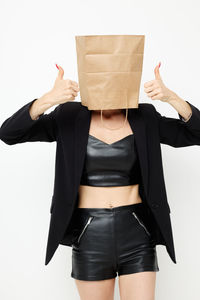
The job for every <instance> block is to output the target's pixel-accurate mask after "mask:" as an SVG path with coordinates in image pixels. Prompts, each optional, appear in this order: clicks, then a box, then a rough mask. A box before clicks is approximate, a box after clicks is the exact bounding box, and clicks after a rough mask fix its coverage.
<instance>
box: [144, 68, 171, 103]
mask: <svg viewBox="0 0 200 300" xmlns="http://www.w3.org/2000/svg"><path fill="white" fill-rule="evenodd" d="M160 65H161V63H159V64H158V65H157V66H156V67H155V69H154V75H155V79H154V80H151V81H148V82H145V84H144V91H145V93H146V94H147V97H150V98H151V99H152V100H161V101H163V102H168V101H169V100H170V99H171V98H172V97H173V94H174V92H173V91H171V90H170V89H168V88H167V87H166V86H165V85H164V83H163V81H162V78H161V75H160V71H159V68H160Z"/></svg>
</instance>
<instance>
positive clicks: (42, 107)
mask: <svg viewBox="0 0 200 300" xmlns="http://www.w3.org/2000/svg"><path fill="white" fill-rule="evenodd" d="M57 68H58V69H59V72H58V76H57V78H56V80H55V83H54V87H53V88H52V89H51V90H50V91H49V92H47V93H45V94H44V95H42V96H41V97H40V98H38V99H37V100H35V101H34V102H33V103H32V105H31V107H30V109H29V113H30V116H31V118H32V120H37V119H38V117H39V115H41V114H43V113H44V112H45V111H46V110H47V109H49V108H51V107H52V106H54V105H57V104H62V103H65V102H67V101H69V100H74V99H75V97H76V96H77V94H78V92H79V87H78V83H77V82H75V81H73V80H70V79H66V80H64V79H63V75H64V70H63V69H62V68H61V67H60V66H59V67H57Z"/></svg>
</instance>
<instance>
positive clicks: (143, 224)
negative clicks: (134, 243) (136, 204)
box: [132, 212, 151, 236]
mask: <svg viewBox="0 0 200 300" xmlns="http://www.w3.org/2000/svg"><path fill="white" fill-rule="evenodd" d="M132 214H133V215H134V217H135V218H136V220H137V221H138V222H139V224H140V225H141V226H142V227H143V228H144V230H145V231H146V233H147V234H148V235H149V236H150V235H151V234H150V232H149V231H148V230H147V228H146V226H145V225H144V224H143V223H142V222H141V221H140V220H139V218H138V216H137V215H136V213H135V212H132Z"/></svg>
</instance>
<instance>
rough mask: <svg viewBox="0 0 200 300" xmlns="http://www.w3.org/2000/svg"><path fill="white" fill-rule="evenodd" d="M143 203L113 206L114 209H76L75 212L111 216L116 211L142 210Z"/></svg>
mask: <svg viewBox="0 0 200 300" xmlns="http://www.w3.org/2000/svg"><path fill="white" fill-rule="evenodd" d="M143 207H144V203H143V202H138V203H133V204H129V205H120V206H114V207H111V208H110V207H101V208H99V207H77V208H76V211H77V212H80V213H84V212H86V213H105V214H112V213H113V212H118V211H125V210H130V209H139V208H143Z"/></svg>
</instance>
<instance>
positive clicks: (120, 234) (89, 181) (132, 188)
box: [0, 65, 199, 300]
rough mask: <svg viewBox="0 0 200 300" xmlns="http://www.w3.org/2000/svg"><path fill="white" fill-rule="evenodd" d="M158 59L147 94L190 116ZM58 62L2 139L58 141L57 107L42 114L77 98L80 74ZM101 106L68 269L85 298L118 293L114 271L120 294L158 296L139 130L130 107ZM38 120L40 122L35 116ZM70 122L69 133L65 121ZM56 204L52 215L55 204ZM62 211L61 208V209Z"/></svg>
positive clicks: (93, 126) (72, 228) (93, 119)
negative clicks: (48, 86)
mask: <svg viewBox="0 0 200 300" xmlns="http://www.w3.org/2000/svg"><path fill="white" fill-rule="evenodd" d="M159 67H160V65H159V66H157V67H156V68H155V71H154V72H155V80H152V81H150V82H147V83H146V84H145V85H144V86H145V92H146V93H147V96H148V97H150V98H151V99H152V100H156V99H158V100H161V101H163V102H167V103H169V104H171V105H172V106H173V107H174V108H175V109H176V110H177V112H178V113H179V114H180V115H181V116H182V118H183V121H185V122H187V121H188V120H189V119H190V117H191V116H192V110H191V107H190V105H189V104H188V103H187V102H186V101H184V100H182V99H181V98H179V97H178V96H177V95H176V94H175V93H174V92H172V91H170V90H169V89H168V88H166V87H165V85H164V84H163V82H162V79H161V77H160V74H159ZM58 68H59V73H58V77H57V79H56V82H55V85H54V87H53V89H52V90H51V91H50V92H48V93H47V94H45V95H44V96H42V97H41V98H39V99H37V100H36V101H33V102H32V103H31V105H30V106H28V108H30V109H29V113H30V117H31V120H29V119H28V118H29V117H28V115H27V114H24V113H23V110H21V111H19V112H17V113H15V114H14V115H13V116H12V117H11V118H8V119H7V120H6V121H5V122H4V123H3V124H2V126H1V130H0V138H1V139H2V140H3V141H4V142H5V143H7V144H9V145H13V144H16V143H21V142H25V141H36V140H40V141H54V140H55V139H56V140H57V141H58V136H57V137H56V138H55V136H56V126H55V123H54V121H53V117H52V116H53V115H52V114H49V116H51V117H49V116H48V117H46V118H41V116H42V115H43V113H44V112H45V111H46V110H47V109H48V108H50V107H51V106H53V105H56V104H64V103H66V102H68V101H70V100H74V99H75V97H76V96H77V94H78V91H79V88H78V84H77V83H76V82H74V81H70V80H63V75H64V71H63V69H62V68H61V67H60V66H59V67H58ZM74 104H75V103H74ZM58 107H60V106H58ZM101 113H102V111H92V115H91V122H90V128H89V136H88V147H87V152H86V157H85V164H84V168H83V172H82V177H81V180H80V186H79V199H78V200H79V201H78V203H77V204H78V205H77V206H76V209H75V211H74V215H73V217H72V218H71V222H70V226H69V227H68V231H67V232H68V234H69V233H71V234H72V238H73V243H72V273H71V276H72V277H74V278H75V281H76V284H77V288H78V291H79V294H80V298H81V299H87V300H90V299H93V298H94V297H95V298H96V299H101V300H104V299H113V298H114V284H115V277H116V271H117V272H118V275H119V289H120V296H121V299H122V300H123V299H126V300H128V299H134V298H135V299H143V300H145V299H154V294H155V279H156V271H159V267H158V262H157V254H156V248H155V246H156V244H157V243H156V240H155V239H154V236H153V232H152V231H151V228H152V227H151V226H150V224H149V223H148V209H147V206H146V203H144V201H145V199H144V198H142V197H141V195H140V193H139V184H140V183H141V173H140V168H139V162H138V153H137V149H136V147H135V144H134V132H133V131H132V127H131V126H130V124H129V123H128V122H126V121H127V111H126V114H125V111H124V110H120V109H117V110H107V111H104V112H103V115H102V114H101ZM20 114H21V115H20ZM102 117H103V118H102ZM36 120H38V121H39V120H41V122H40V123H41V124H40V123H39V122H38V123H34V122H35V121H36ZM62 121H63V120H61V122H62ZM29 122H30V123H31V122H33V123H32V127H29V126H28V125H27V128H25V127H26V124H28V123H29ZM36 122H37V121H36ZM63 122H64V121H63ZM70 122H71V119H70V121H69V123H67V124H69V125H70ZM102 122H103V123H102ZM19 124H20V125H19ZM52 124H53V125H52ZM102 125H103V126H102ZM24 128H25V129H24ZM65 130H66V134H67V127H65ZM198 138H199V135H198ZM188 140H189V139H188ZM195 141H198V140H197V139H196V140H195ZM192 142H193V143H194V141H192ZM180 144H181V143H180ZM188 145H189V142H188ZM69 147H72V145H71V144H70V143H69ZM130 150H131V151H130ZM133 150H134V151H133ZM62 151H63V148H62ZM65 151H67V149H64V152H65ZM79 151H82V149H79ZM69 164H70V162H68V165H69ZM130 175H132V176H130ZM56 192H57V191H55V193H56ZM52 204H53V203H52ZM53 207H54V208H53ZM53 207H52V212H53V218H55V213H57V212H58V206H56V205H55V204H54V205H53ZM59 213H60V216H61V215H62V211H61V210H60V211H59ZM63 215H64V217H65V214H64V213H63ZM52 220H53V219H52ZM86 221H87V222H86ZM52 222H53V221H52ZM52 224H53V223H52Z"/></svg>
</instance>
